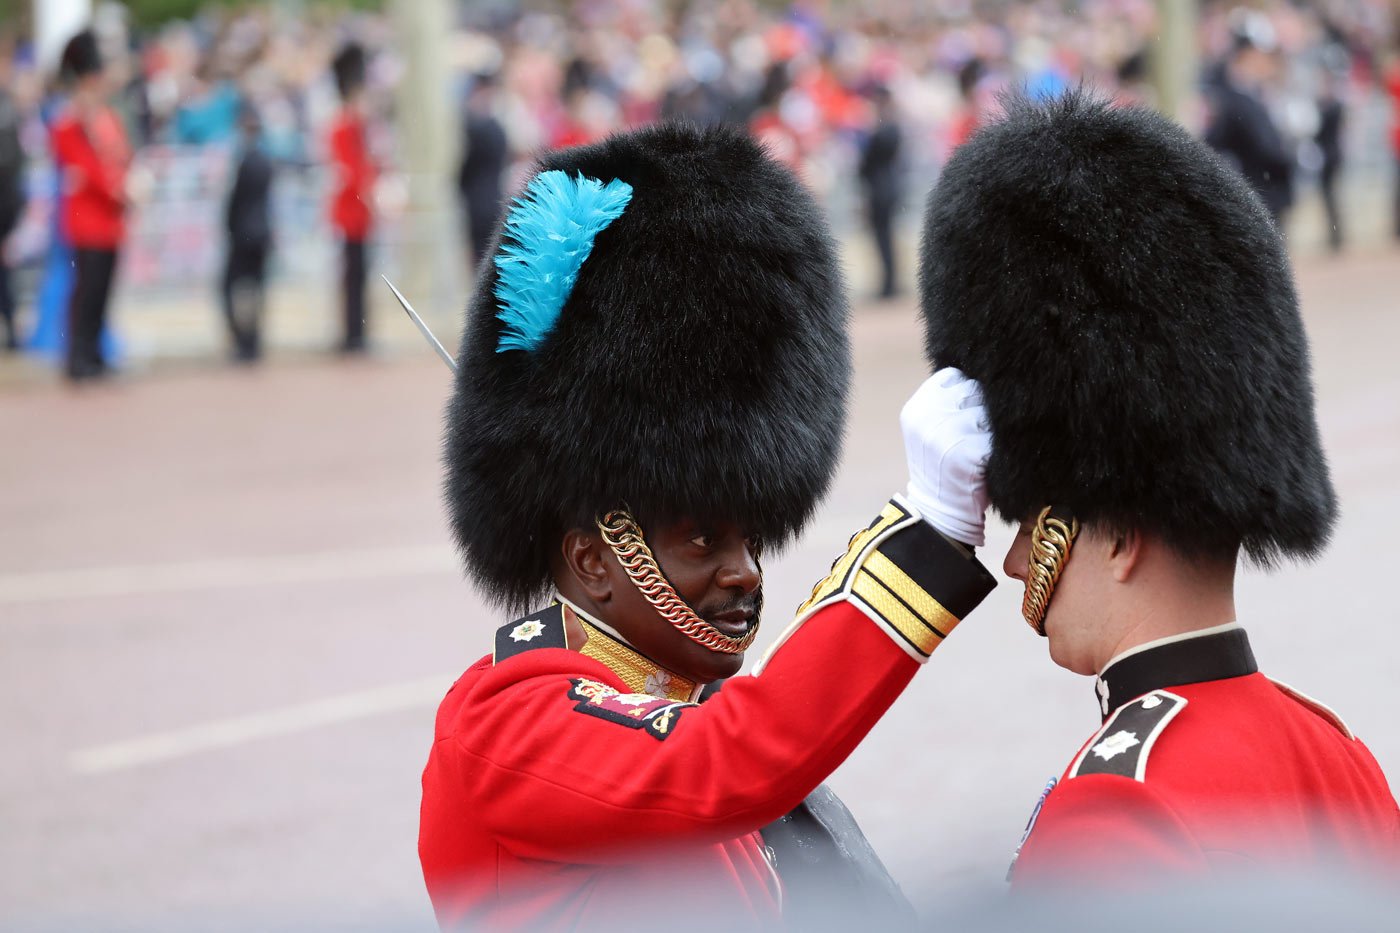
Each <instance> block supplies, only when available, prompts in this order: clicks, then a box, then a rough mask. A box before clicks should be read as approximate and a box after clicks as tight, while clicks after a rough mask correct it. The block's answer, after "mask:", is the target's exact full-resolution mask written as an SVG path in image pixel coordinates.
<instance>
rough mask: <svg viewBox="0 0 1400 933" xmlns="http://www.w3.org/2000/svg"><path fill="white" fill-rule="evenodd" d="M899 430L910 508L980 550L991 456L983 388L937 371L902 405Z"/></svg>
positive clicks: (959, 376)
mask: <svg viewBox="0 0 1400 933" xmlns="http://www.w3.org/2000/svg"><path fill="white" fill-rule="evenodd" d="M899 426H900V427H901V428H902V429H903V431H904V456H905V459H906V460H907V461H908V463H909V489H908V491H907V492H906V493H905V498H907V499H908V500H909V504H910V505H912V506H914V508H916V509H918V510H919V512H920V514H922V515H923V517H924V520H925V521H927V522H928V523H929V524H930V525H932V526H933V527H934V528H936V529H938V531H940V532H942V533H943V535H944V536H946V537H949V538H952V539H953V540H954V541H961V542H962V543H963V544H970V545H972V546H973V547H981V546H982V545H983V544H984V543H986V534H985V528H986V523H987V478H986V470H987V457H988V456H990V455H991V452H992V434H991V430H990V428H989V427H988V425H987V411H986V409H985V408H983V407H982V387H981V386H979V385H978V384H977V381H976V380H975V379H969V378H968V377H967V376H965V375H963V374H962V372H961V371H960V370H956V369H940V370H939V371H938V372H936V373H934V374H933V375H932V376H930V377H929V378H928V379H927V380H925V382H924V384H923V385H921V386H919V389H918V391H917V392H915V393H914V395H913V396H912V397H911V398H910V399H909V401H908V402H905V404H904V410H903V411H901V412H900V413H899Z"/></svg>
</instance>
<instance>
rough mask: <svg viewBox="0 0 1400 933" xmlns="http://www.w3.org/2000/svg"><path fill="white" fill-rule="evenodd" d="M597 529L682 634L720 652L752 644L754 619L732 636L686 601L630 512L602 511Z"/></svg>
mask: <svg viewBox="0 0 1400 933" xmlns="http://www.w3.org/2000/svg"><path fill="white" fill-rule="evenodd" d="M598 533H599V534H601V535H602V536H603V540H604V541H605V542H607V545H608V547H610V548H612V552H613V554H615V555H617V560H618V563H620V564H622V569H623V570H625V571H626V572H627V576H628V578H630V579H631V581H632V583H633V585H634V586H636V587H637V589H638V591H639V592H641V594H642V596H644V597H645V598H646V601H647V602H649V603H651V605H652V608H654V609H655V610H656V611H657V612H658V613H660V614H661V618H663V619H665V620H666V621H667V622H670V623H671V625H673V626H674V627H675V628H676V630H677V631H678V632H680V633H681V634H682V635H684V636H685V637H687V638H689V639H690V640H691V641H694V642H697V643H698V644H701V645H704V646H705V647H706V648H709V649H710V650H711V651H717V652H719V653H720V654H740V653H742V652H743V651H745V650H747V649H748V647H749V645H751V644H753V640H754V638H755V636H757V635H758V621H757V619H755V620H754V624H753V625H752V626H751V627H750V628H749V630H748V631H747V632H745V633H744V634H743V635H741V636H739V637H737V638H736V637H734V636H732V635H726V634H724V633H723V632H721V631H720V630H719V629H717V628H715V627H714V626H713V625H711V624H710V623H708V622H706V621H705V620H704V619H702V618H700V617H699V616H698V615H696V614H695V610H693V609H691V608H690V606H688V605H686V602H685V600H683V599H681V597H680V594H678V593H677V592H676V590H675V587H673V586H671V581H669V580H667V579H666V575H665V574H663V573H662V572H661V567H660V566H659V565H658V564H657V563H656V557H655V556H654V555H653V554H652V553H651V548H650V547H648V546H647V543H646V539H644V538H643V537H642V528H641V526H640V525H638V524H637V520H636V519H635V518H633V517H632V516H631V514H630V513H628V512H627V511H625V510H622V509H619V510H618V511H616V512H609V513H608V514H607V515H604V516H603V517H602V518H601V519H599V520H598Z"/></svg>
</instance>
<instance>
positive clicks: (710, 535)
mask: <svg viewBox="0 0 1400 933" xmlns="http://www.w3.org/2000/svg"><path fill="white" fill-rule="evenodd" d="M643 531H644V533H645V536H646V541H647V545H648V546H649V547H650V548H651V551H652V554H653V555H655V557H656V562H657V564H659V565H660V567H661V572H662V573H664V574H665V575H666V579H667V580H669V581H671V585H672V586H673V587H675V590H676V593H677V594H679V595H680V597H681V599H683V600H685V602H686V604H687V605H689V606H690V608H691V609H693V610H694V611H695V613H696V614H697V615H698V616H700V618H702V619H704V620H705V621H707V622H709V623H710V624H711V625H713V626H714V627H715V628H717V629H718V630H719V631H720V632H722V633H723V634H725V635H730V636H739V635H742V634H743V633H744V632H745V631H747V630H748V628H749V627H751V626H753V625H757V624H758V611H759V609H760V608H761V606H762V601H763V596H762V586H763V572H762V571H761V570H760V569H759V566H758V560H757V559H756V557H755V549H756V544H757V542H756V539H755V538H754V537H753V536H751V535H748V534H746V533H745V532H744V530H743V529H741V528H739V527H738V526H737V525H733V524H728V523H718V524H716V525H715V526H713V527H705V526H701V525H699V524H697V523H696V522H693V521H680V522H676V523H674V524H671V525H657V526H656V527H653V528H644V529H643ZM554 581H555V585H556V586H557V587H558V588H559V592H560V594H562V595H563V596H564V597H565V598H566V599H568V600H569V601H570V602H572V603H574V604H575V605H577V606H578V607H579V608H581V609H583V610H584V611H585V612H587V613H588V614H590V615H592V616H594V617H596V618H597V619H599V620H601V621H602V622H604V623H606V624H607V625H609V626H611V627H612V628H613V629H615V630H616V631H617V632H618V634H620V635H622V637H624V638H626V639H627V641H628V642H629V643H630V644H631V645H632V647H634V648H636V649H637V650H638V651H640V652H641V653H642V654H644V655H646V656H647V657H649V658H651V659H652V660H653V661H655V662H656V663H658V664H660V665H661V666H662V667H664V668H666V669H667V670H669V671H672V672H674V673H676V674H680V675H681V676H682V677H687V678H689V679H691V680H694V681H696V682H698V683H710V682H712V681H716V680H721V679H723V678H725V677H732V676H733V675H734V674H737V673H738V672H739V668H740V666H742V665H743V663H744V655H743V654H742V653H741V654H722V653H720V652H717V651H712V650H710V649H709V648H706V647H704V646H702V645H700V644H697V643H696V642H695V641H693V640H691V639H690V638H689V637H687V636H686V635H684V634H682V633H681V632H679V631H677V630H676V629H675V628H674V627H673V626H672V625H671V623H669V622H668V621H666V620H665V619H664V618H662V617H661V615H660V614H659V613H658V612H657V611H656V610H655V609H654V608H652V605H651V603H649V602H647V600H646V598H645V597H644V596H642V594H641V592H639V591H638V590H637V587H636V586H635V585H634V584H633V583H632V581H631V579H630V578H629V577H628V576H627V574H626V572H625V571H624V570H623V569H622V565H621V564H619V563H618V561H617V557H616V556H615V555H614V554H613V552H612V549H611V548H609V547H608V545H607V544H606V543H605V542H604V541H603V539H602V538H601V537H600V536H599V534H598V532H597V530H596V529H576V530H574V531H570V532H568V533H567V534H565V535H564V539H563V541H562V542H560V549H559V552H558V554H557V556H556V560H555V567H554Z"/></svg>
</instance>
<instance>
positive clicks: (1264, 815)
mask: <svg viewBox="0 0 1400 933" xmlns="http://www.w3.org/2000/svg"><path fill="white" fill-rule="evenodd" d="M1144 687H1149V688H1150V689H1146V690H1144V689H1143V688H1144ZM1100 695H1101V697H1102V698H1103V704H1104V706H1105V708H1108V709H1112V710H1113V712H1112V713H1111V715H1109V716H1108V717H1107V719H1106V721H1105V723H1104V726H1103V728H1101V729H1100V730H1099V731H1098V732H1097V733H1095V734H1094V736H1093V737H1091V738H1090V739H1089V741H1088V742H1086V743H1085V744H1084V746H1083V747H1082V748H1081V749H1080V751H1079V754H1078V755H1076V756H1075V758H1074V760H1073V761H1072V762H1071V763H1070V766H1069V767H1068V768H1067V769H1066V770H1065V772H1064V775H1063V776H1062V777H1061V778H1060V780H1059V782H1058V784H1056V785H1055V786H1054V788H1053V789H1052V790H1050V791H1049V792H1048V794H1047V795H1046V796H1045V797H1043V798H1042V806H1041V807H1040V808H1039V811H1038V816H1037V817H1033V818H1032V824H1031V826H1030V827H1029V828H1028V829H1027V835H1026V837H1025V838H1024V840H1023V842H1022V846H1021V849H1020V851H1019V853H1018V855H1017V857H1016V859H1015V861H1014V863H1013V866H1012V882H1013V885H1014V886H1015V887H1017V888H1024V887H1032V886H1036V885H1042V884H1052V885H1053V884H1063V883H1064V882H1066V881H1077V882H1080V883H1083V882H1086V881H1087V882H1092V883H1096V884H1098V883H1112V884H1115V885H1123V884H1127V885H1129V886H1132V885H1134V884H1137V885H1146V886H1150V885H1155V884H1160V883H1161V882H1163V881H1166V880H1174V879H1181V878H1183V877H1185V878H1189V877H1192V876H1199V875H1205V874H1207V873H1209V872H1212V871H1216V870H1219V869H1230V868H1245V867H1251V868H1258V867H1269V866H1276V867H1280V868H1283V869H1285V870H1288V869H1293V870H1297V869H1298V868H1300V867H1302V868H1305V869H1306V868H1310V867H1313V866H1318V865H1321V866H1323V867H1329V866H1330V867H1341V868H1344V869H1348V870H1352V869H1360V870H1363V871H1381V872H1385V873H1390V872H1393V871H1394V870H1395V869H1396V867H1397V866H1400V812H1397V809H1396V804H1395V798H1394V796H1393V795H1392V794H1391V791H1390V788H1389V786H1388V785H1387V783H1386V779H1385V775H1384V774H1382V773H1381V769H1380V766H1379V765H1377V764H1376V760H1375V758H1373V757H1372V755H1371V752H1370V751H1369V750H1368V749H1367V748H1366V746H1365V745H1363V744H1362V743H1361V742H1360V740H1358V739H1357V738H1355V737H1354V736H1353V735H1352V734H1351V732H1350V730H1349V729H1347V727H1346V725H1345V723H1343V722H1342V721H1341V719H1340V718H1338V717H1337V716H1336V714H1334V713H1332V712H1331V710H1329V709H1327V708H1326V707H1324V706H1322V705H1321V704H1319V703H1317V702H1316V701H1314V700H1311V699H1308V698H1306V697H1304V696H1303V695H1301V694H1299V693H1297V692H1296V691H1294V690H1292V689H1291V688H1289V687H1286V686H1283V685H1281V684H1277V683H1275V682H1274V681H1271V680H1269V679H1268V678H1267V677H1265V676H1264V675H1263V674H1260V673H1258V672H1257V670H1256V668H1255V664H1254V658H1253V655H1252V653H1251V652H1250V649H1249V643H1248V639H1247V638H1246V637H1245V634H1244V630H1243V629H1240V628H1239V627H1238V626H1235V625H1232V626H1225V627H1222V630H1218V631H1215V632H1213V633H1210V634H1205V635H1202V636H1200V637H1196V638H1189V639H1181V640H1175V641H1173V642H1171V643H1169V644H1164V645H1162V646H1160V647H1156V648H1151V649H1149V650H1147V651H1143V652H1140V653H1134V654H1132V655H1131V656H1128V657H1124V658H1123V660H1121V661H1119V662H1116V663H1114V664H1111V665H1110V666H1109V667H1108V668H1107V669H1106V670H1105V671H1104V673H1103V675H1101V678H1100Z"/></svg>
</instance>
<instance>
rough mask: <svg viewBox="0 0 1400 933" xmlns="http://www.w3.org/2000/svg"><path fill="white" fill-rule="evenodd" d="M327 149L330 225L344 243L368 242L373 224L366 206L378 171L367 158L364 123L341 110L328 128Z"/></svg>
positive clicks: (370, 197) (353, 114) (372, 195)
mask: <svg viewBox="0 0 1400 933" xmlns="http://www.w3.org/2000/svg"><path fill="white" fill-rule="evenodd" d="M327 148H328V149H329V151H330V156H331V166H332V168H333V169H334V179H335V180H334V188H333V191H332V195H331V204H330V217H331V223H332V224H334V225H335V228H336V229H337V230H339V231H340V233H341V235H342V236H344V237H345V239H347V240H351V241H354V242H360V241H362V240H365V239H368V237H369V233H370V228H371V227H372V226H373V224H374V212H373V210H372V209H371V207H370V205H371V203H372V202H373V200H374V182H375V178H376V177H377V175H378V169H377V167H376V166H375V164H374V160H373V159H371V158H370V154H369V145H368V143H367V141H366V139H365V122H364V120H363V119H362V118H361V117H360V116H359V115H357V114H355V113H353V112H351V111H348V110H342V111H341V112H340V114H339V115H338V116H337V117H336V119H335V122H334V123H333V124H332V125H331V129H330V136H329V139H328V143H327Z"/></svg>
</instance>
